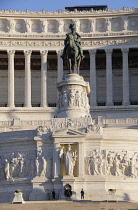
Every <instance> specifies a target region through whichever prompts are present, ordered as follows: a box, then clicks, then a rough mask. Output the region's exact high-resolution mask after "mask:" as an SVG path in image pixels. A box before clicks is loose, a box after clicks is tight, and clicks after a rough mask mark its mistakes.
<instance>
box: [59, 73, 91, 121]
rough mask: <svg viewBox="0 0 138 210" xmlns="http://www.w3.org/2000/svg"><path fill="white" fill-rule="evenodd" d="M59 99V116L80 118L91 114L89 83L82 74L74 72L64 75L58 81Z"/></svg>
mask: <svg viewBox="0 0 138 210" xmlns="http://www.w3.org/2000/svg"><path fill="white" fill-rule="evenodd" d="M57 89H58V91H59V99H58V103H57V107H58V111H57V114H56V117H57V118H74V117H76V118H79V117H87V116H89V110H90V107H89V99H88V96H87V94H89V93H90V87H89V83H88V82H85V81H84V79H83V77H82V76H79V75H78V74H75V73H72V74H67V75H65V76H64V77H63V80H62V81H61V82H59V83H57Z"/></svg>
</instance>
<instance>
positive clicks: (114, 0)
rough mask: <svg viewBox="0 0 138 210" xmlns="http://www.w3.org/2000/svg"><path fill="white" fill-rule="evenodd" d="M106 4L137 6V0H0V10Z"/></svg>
mask: <svg viewBox="0 0 138 210" xmlns="http://www.w3.org/2000/svg"><path fill="white" fill-rule="evenodd" d="M83 5H107V6H108V7H109V8H110V9H121V8H123V7H124V6H125V7H127V8H138V0H0V10H9V9H10V8H12V9H13V10H15V11H16V10H20V11H24V10H26V9H29V10H30V11H41V10H42V9H45V10H46V11H57V10H58V9H61V10H64V8H65V6H83Z"/></svg>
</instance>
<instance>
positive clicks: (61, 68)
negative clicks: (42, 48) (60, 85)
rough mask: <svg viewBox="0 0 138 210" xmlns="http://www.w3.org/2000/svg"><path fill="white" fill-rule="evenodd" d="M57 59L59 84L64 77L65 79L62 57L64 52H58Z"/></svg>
mask: <svg viewBox="0 0 138 210" xmlns="http://www.w3.org/2000/svg"><path fill="white" fill-rule="evenodd" d="M56 52H57V59H58V69H57V70H58V76H57V77H58V78H57V82H61V80H62V77H63V60H62V58H61V57H60V56H61V54H62V50H57V51H56Z"/></svg>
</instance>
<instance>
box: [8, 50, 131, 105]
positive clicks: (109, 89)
mask: <svg viewBox="0 0 138 210" xmlns="http://www.w3.org/2000/svg"><path fill="white" fill-rule="evenodd" d="M121 51H122V57H123V58H122V60H123V81H122V84H123V105H129V68H128V52H129V49H128V48H122V49H121ZM56 52H57V61H58V62H57V82H59V81H61V80H62V77H63V60H62V58H61V57H60V56H61V53H62V50H57V51H56ZM112 52H113V49H105V53H106V106H112V105H113V81H112ZM7 53H8V107H14V106H15V103H14V55H15V51H14V50H8V51H7ZM31 53H32V51H31V50H24V55H25V98H24V106H25V107H31ZM40 54H41V107H47V55H48V50H42V51H40ZM89 55H90V88H91V92H90V105H91V107H94V106H97V96H96V95H97V94H96V49H91V50H89Z"/></svg>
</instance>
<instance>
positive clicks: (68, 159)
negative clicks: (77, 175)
mask: <svg viewBox="0 0 138 210" xmlns="http://www.w3.org/2000/svg"><path fill="white" fill-rule="evenodd" d="M63 150H64V147H63V148H62V149H61V151H60V158H61V161H62V162H63V164H64V166H65V169H66V175H71V176H72V175H73V169H74V167H75V163H76V158H77V152H76V151H75V152H73V151H72V150H71V145H68V147H67V151H66V152H64V151H63Z"/></svg>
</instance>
